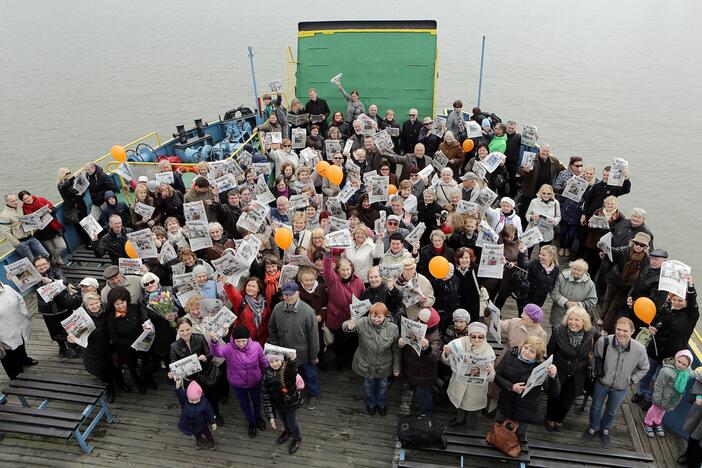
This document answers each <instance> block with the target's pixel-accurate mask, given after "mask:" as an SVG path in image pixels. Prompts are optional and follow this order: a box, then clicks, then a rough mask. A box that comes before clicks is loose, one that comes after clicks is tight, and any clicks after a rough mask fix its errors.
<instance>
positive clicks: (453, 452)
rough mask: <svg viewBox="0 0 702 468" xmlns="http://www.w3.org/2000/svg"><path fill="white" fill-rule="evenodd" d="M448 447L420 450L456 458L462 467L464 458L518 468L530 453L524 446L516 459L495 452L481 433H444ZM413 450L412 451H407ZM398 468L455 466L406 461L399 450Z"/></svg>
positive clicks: (528, 457)
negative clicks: (516, 467)
mask: <svg viewBox="0 0 702 468" xmlns="http://www.w3.org/2000/svg"><path fill="white" fill-rule="evenodd" d="M445 434H446V439H447V440H448V445H447V446H446V449H444V450H442V449H439V448H435V447H426V448H423V449H420V451H423V452H433V453H437V454H438V453H442V454H447V455H450V456H456V457H457V459H458V461H459V463H460V465H459V466H461V467H462V466H463V464H464V458H466V457H471V458H479V459H484V460H486V461H488V460H489V462H490V463H495V462H499V463H505V464H513V465H517V466H520V467H525V466H527V465H529V462H530V451H529V449H528V448H527V447H526V446H522V452H521V453H520V454H519V456H518V457H516V458H511V457H508V456H506V455H505V454H503V453H502V452H500V451H499V450H497V449H496V448H495V447H493V446H492V445H490V444H488V443H487V442H485V434H483V433H481V432H451V431H447V432H445ZM408 450H413V449H408ZM398 466H400V467H402V468H439V467H441V466H455V465H437V464H432V463H423V462H419V461H411V460H407V450H406V449H400V461H399V464H398Z"/></svg>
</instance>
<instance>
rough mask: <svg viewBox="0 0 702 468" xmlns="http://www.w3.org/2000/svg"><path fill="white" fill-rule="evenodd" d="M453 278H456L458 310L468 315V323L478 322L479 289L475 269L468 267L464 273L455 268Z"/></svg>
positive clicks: (479, 313) (479, 316) (479, 312)
mask: <svg viewBox="0 0 702 468" xmlns="http://www.w3.org/2000/svg"><path fill="white" fill-rule="evenodd" d="M453 276H454V277H455V278H458V281H459V283H458V308H460V309H465V310H467V311H468V313H469V314H470V321H471V322H475V321H477V320H480V318H481V316H482V314H481V311H480V288H479V287H478V284H477V277H476V271H475V267H474V266H473V265H470V266H469V267H468V268H467V269H466V270H465V271H462V270H461V269H460V268H458V267H456V268H455V269H454V272H453Z"/></svg>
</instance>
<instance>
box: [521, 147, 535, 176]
mask: <svg viewBox="0 0 702 468" xmlns="http://www.w3.org/2000/svg"><path fill="white" fill-rule="evenodd" d="M537 156H538V153H534V152H533V151H525V152H524V153H523V154H522V163H521V164H520V166H522V167H523V168H524V169H528V170H530V171H533V170H534V163H535V162H536V157H537Z"/></svg>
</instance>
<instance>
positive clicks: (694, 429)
mask: <svg viewBox="0 0 702 468" xmlns="http://www.w3.org/2000/svg"><path fill="white" fill-rule="evenodd" d="M700 395H702V382H700V381H699V380H698V381H696V382H695V384H694V385H693V386H692V391H691V392H690V397H699V396H700ZM683 430H684V431H685V432H687V433H688V434H689V436H690V438H691V439H693V440H692V442H695V443H700V441H702V406H697V405H694V404H693V405H692V408H691V409H690V412H689V413H688V414H687V419H686V420H685V425H684V426H683Z"/></svg>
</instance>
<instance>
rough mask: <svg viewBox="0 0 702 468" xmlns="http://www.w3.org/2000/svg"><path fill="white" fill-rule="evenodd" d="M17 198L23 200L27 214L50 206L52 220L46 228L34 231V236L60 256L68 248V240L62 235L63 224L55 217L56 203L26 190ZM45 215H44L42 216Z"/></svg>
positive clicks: (53, 254)
mask: <svg viewBox="0 0 702 468" xmlns="http://www.w3.org/2000/svg"><path fill="white" fill-rule="evenodd" d="M17 198H19V199H20V200H22V211H23V212H24V214H26V215H28V214H32V213H34V212H36V211H39V210H40V209H41V208H43V207H45V206H47V207H48V208H49V211H48V213H50V214H51V216H52V219H51V222H50V223H49V225H48V226H46V227H45V228H44V229H39V230H37V231H36V232H35V233H34V237H36V238H37V239H38V240H39V241H40V242H41V243H42V244H43V245H44V247H46V250H48V251H49V252H50V253H51V255H52V256H60V255H61V253H62V252H63V251H64V250H66V242H65V241H64V240H63V236H62V234H63V224H61V223H60V222H59V220H58V219H56V218H55V217H54V215H55V214H56V208H54V205H52V204H51V202H50V201H49V200H47V199H46V198H44V197H37V196H35V195H31V194H30V193H29V192H27V191H26V190H22V191H21V192H20V193H18V194H17ZM43 216H44V215H42V217H43Z"/></svg>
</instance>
